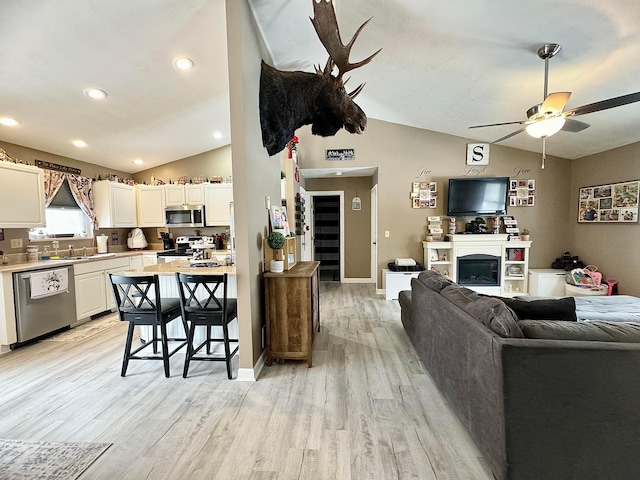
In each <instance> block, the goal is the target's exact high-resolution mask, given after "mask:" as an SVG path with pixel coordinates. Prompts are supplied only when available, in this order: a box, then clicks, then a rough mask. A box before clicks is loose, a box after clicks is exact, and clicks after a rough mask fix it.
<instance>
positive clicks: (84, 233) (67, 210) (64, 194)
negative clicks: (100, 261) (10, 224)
mask: <svg viewBox="0 0 640 480" xmlns="http://www.w3.org/2000/svg"><path fill="white" fill-rule="evenodd" d="M45 218H46V222H47V225H46V227H43V228H34V229H31V230H30V231H29V239H30V240H50V239H51V238H91V237H92V236H93V235H92V231H93V229H92V228H91V221H90V220H89V217H87V215H86V214H85V213H84V212H83V211H82V210H81V209H80V207H79V206H78V204H77V202H76V200H75V198H73V195H72V193H71V189H70V188H69V183H68V182H67V181H66V180H65V181H64V182H63V183H62V186H61V187H60V189H59V190H58V192H57V193H56V195H55V197H53V200H52V201H51V203H50V204H49V206H48V207H47V208H46V210H45Z"/></svg>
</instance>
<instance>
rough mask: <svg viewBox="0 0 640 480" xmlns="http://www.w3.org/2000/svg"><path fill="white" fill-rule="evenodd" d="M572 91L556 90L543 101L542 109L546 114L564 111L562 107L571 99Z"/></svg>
mask: <svg viewBox="0 0 640 480" xmlns="http://www.w3.org/2000/svg"><path fill="white" fill-rule="evenodd" d="M570 96H571V92H555V93H550V94H549V95H547V98H545V99H544V102H542V107H541V108H540V111H541V112H542V113H544V114H556V113H560V112H562V109H563V108H564V106H565V105H566V104H567V102H568V101H569V97H570Z"/></svg>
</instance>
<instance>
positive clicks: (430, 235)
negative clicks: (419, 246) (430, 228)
mask: <svg viewBox="0 0 640 480" xmlns="http://www.w3.org/2000/svg"><path fill="white" fill-rule="evenodd" d="M425 240H426V241H427V242H433V233H427V237H426V238H425Z"/></svg>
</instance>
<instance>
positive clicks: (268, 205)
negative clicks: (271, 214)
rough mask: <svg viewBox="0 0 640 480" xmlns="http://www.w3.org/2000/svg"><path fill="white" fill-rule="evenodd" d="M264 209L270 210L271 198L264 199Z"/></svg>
mask: <svg viewBox="0 0 640 480" xmlns="http://www.w3.org/2000/svg"><path fill="white" fill-rule="evenodd" d="M264 208H266V209H267V210H269V209H271V197H269V196H266V197H264Z"/></svg>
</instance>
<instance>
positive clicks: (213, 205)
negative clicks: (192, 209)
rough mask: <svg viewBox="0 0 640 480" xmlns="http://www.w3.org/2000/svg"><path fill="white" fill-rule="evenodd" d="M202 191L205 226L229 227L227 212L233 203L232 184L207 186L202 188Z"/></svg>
mask: <svg viewBox="0 0 640 480" xmlns="http://www.w3.org/2000/svg"><path fill="white" fill-rule="evenodd" d="M204 191H205V202H204V206H205V207H204V214H205V218H206V222H205V225H207V226H219V225H230V223H231V221H230V219H231V215H230V212H229V204H230V203H231V202H233V184H231V183H212V184H207V185H205V187H204Z"/></svg>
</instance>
